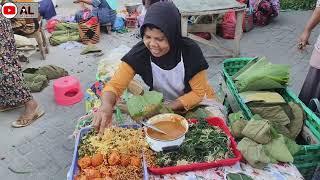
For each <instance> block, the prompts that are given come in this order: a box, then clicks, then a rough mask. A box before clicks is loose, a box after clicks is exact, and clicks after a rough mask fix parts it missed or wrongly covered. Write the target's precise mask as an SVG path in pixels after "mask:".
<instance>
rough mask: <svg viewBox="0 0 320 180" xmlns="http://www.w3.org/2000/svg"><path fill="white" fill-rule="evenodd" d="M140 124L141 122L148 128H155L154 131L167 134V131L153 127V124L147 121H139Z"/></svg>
mask: <svg viewBox="0 0 320 180" xmlns="http://www.w3.org/2000/svg"><path fill="white" fill-rule="evenodd" d="M141 124H143V125H144V126H146V127H148V128H151V129H153V130H155V131H157V132H159V133H162V134H165V135H168V133H166V132H164V131H162V130H160V129H158V128H157V127H155V126H153V125H151V124H149V123H147V122H144V121H141Z"/></svg>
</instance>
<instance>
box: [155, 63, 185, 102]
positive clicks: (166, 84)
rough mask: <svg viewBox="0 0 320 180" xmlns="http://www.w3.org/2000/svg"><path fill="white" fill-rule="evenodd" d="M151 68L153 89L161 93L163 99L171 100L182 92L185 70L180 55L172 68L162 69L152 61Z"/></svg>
mask: <svg viewBox="0 0 320 180" xmlns="http://www.w3.org/2000/svg"><path fill="white" fill-rule="evenodd" d="M150 60H151V58H150ZM151 68H152V77H153V89H154V90H155V91H158V92H161V93H163V96H164V99H165V101H173V100H175V99H177V98H178V97H180V96H182V95H183V94H184V91H183V90H184V88H185V85H184V77H185V70H184V63H183V59H182V57H181V61H180V62H179V63H178V64H177V65H176V67H174V68H173V69H170V70H164V69H162V68H160V67H159V66H158V65H156V64H155V63H154V62H152V61H151Z"/></svg>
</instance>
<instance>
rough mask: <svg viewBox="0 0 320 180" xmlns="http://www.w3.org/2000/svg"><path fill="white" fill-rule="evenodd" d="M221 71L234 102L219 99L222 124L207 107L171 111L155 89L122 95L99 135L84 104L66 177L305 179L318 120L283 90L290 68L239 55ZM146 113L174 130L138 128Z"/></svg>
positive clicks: (313, 157)
mask: <svg viewBox="0 0 320 180" xmlns="http://www.w3.org/2000/svg"><path fill="white" fill-rule="evenodd" d="M123 49H125V48H123ZM123 53H125V52H123ZM119 56H120V55H119ZM261 67H264V68H269V70H270V71H263V70H262V71H261ZM222 69H223V72H224V76H225V80H226V81H225V83H224V84H225V86H226V88H225V89H224V90H225V91H228V92H223V93H219V94H228V96H233V97H232V98H233V100H234V101H227V99H230V98H226V101H225V103H224V105H225V107H226V108H228V109H229V111H228V118H227V119H228V120H227V121H224V120H223V118H220V117H213V116H217V115H216V114H215V112H213V111H210V109H206V108H197V109H194V110H192V111H190V112H189V113H187V114H183V115H182V116H181V115H177V114H172V112H170V111H169V110H168V109H163V106H162V100H163V96H162V95H161V93H158V92H154V91H146V90H145V92H144V94H143V95H141V93H140V95H139V93H137V94H134V93H133V94H132V93H130V92H126V93H125V94H124V97H123V98H122V100H121V103H124V104H125V106H126V108H123V109H126V111H124V110H123V111H121V110H119V109H115V111H114V112H115V115H114V116H115V119H114V122H113V124H114V127H112V128H110V129H107V130H106V131H105V133H104V135H103V136H99V135H98V134H97V133H96V132H94V131H93V129H92V128H91V127H90V123H91V120H92V110H90V107H89V110H88V112H89V113H88V115H86V116H84V117H83V118H81V119H80V121H79V123H78V126H77V129H78V130H79V131H77V132H76V134H75V135H76V144H75V151H74V156H73V162H72V166H71V168H70V171H69V173H68V179H81V178H88V177H89V178H105V179H304V178H305V179H311V178H312V176H313V173H314V171H315V169H316V168H317V166H318V165H319V162H320V154H319V148H320V147H319V145H316V144H313V143H318V144H319V139H320V138H319V137H320V136H319V132H320V131H319V118H317V117H316V116H315V114H314V113H313V112H311V111H310V109H308V108H307V107H306V106H305V105H303V104H302V103H301V101H300V100H299V99H298V98H296V96H295V95H294V94H293V93H292V92H290V91H289V90H286V87H287V84H288V80H289V76H290V74H289V68H288V66H286V65H277V64H272V63H270V62H268V60H267V59H265V58H263V57H262V58H239V59H229V60H226V61H224V65H223V68H222ZM272 69H273V70H274V71H272ZM111 71H112V69H111V70H110V72H104V73H102V74H103V75H106V76H103V77H104V78H105V79H108V76H112V72H111ZM248 72H249V73H248ZM102 74H101V73H99V72H98V73H97V77H102V76H101V75H102ZM107 74H108V75H107ZM261 77H264V79H261ZM97 89H99V88H97ZM221 89H223V88H221ZM95 92H96V91H95ZM139 92H140V91H139ZM98 94H99V93H98ZM222 99H223V98H222ZM94 101H97V99H95V100H94ZM232 103H236V104H237V107H238V109H232V108H230V106H231V105H232ZM118 107H119V106H118ZM261 107H262V108H261ZM91 108H92V107H91ZM93 108H94V107H93ZM238 110H240V111H238ZM270 112H271V113H270ZM155 114H159V115H155ZM252 114H255V116H253V115H252ZM154 115H155V116H154ZM145 117H148V120H147V121H146V123H149V124H151V125H153V126H155V127H157V128H159V129H161V130H163V131H165V132H166V133H169V132H173V134H163V133H160V132H157V131H155V130H153V129H150V128H147V127H143V126H142V125H141V123H139V122H140V121H141V120H142V119H144V118H145ZM150 117H151V118H150ZM168 124H169V125H168ZM172 129H174V130H175V131H173V130H172ZM306 132H307V133H306Z"/></svg>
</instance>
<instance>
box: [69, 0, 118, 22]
mask: <svg viewBox="0 0 320 180" xmlns="http://www.w3.org/2000/svg"><path fill="white" fill-rule="evenodd" d="M74 3H85V4H89V5H92V6H93V7H94V8H93V9H92V12H91V13H90V14H88V16H87V15H86V12H84V11H83V10H80V11H78V12H77V13H76V15H75V20H76V21H77V22H80V21H81V20H86V19H88V18H90V17H92V16H95V17H98V19H99V22H100V24H101V25H103V26H105V25H112V24H113V23H114V21H115V19H116V16H117V12H116V11H115V10H113V9H112V8H111V7H110V6H109V4H108V2H107V1H106V0H75V1H74Z"/></svg>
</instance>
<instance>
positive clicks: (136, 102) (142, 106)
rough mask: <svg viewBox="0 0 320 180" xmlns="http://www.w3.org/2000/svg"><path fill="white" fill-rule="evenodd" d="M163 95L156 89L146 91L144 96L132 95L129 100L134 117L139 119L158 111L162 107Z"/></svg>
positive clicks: (129, 108) (131, 114) (130, 110)
mask: <svg viewBox="0 0 320 180" xmlns="http://www.w3.org/2000/svg"><path fill="white" fill-rule="evenodd" d="M162 102H163V95H162V94H161V93H159V92H156V91H148V92H145V93H144V94H143V95H142V96H141V95H137V96H132V97H131V98H130V99H129V100H128V102H127V105H128V111H129V114H130V116H131V117H132V119H134V120H136V121H139V120H142V119H143V118H147V117H151V116H153V115H154V114H156V113H158V112H159V110H160V109H161V107H162Z"/></svg>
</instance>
